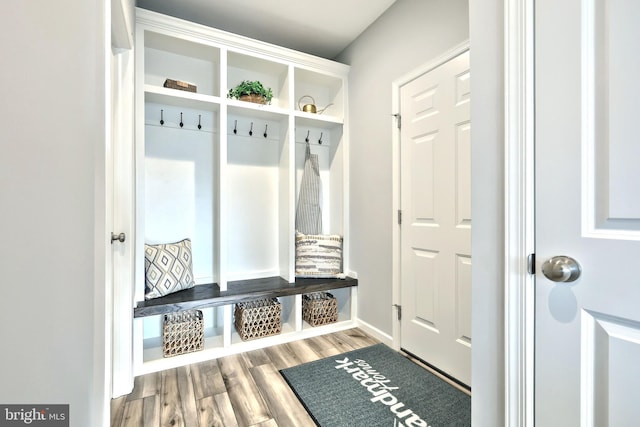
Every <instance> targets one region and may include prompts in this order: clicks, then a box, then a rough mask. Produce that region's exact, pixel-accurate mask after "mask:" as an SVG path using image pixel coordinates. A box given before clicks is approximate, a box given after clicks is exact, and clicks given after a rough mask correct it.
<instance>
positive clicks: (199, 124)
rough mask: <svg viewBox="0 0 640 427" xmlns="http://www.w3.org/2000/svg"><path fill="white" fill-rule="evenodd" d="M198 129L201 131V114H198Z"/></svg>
mask: <svg viewBox="0 0 640 427" xmlns="http://www.w3.org/2000/svg"><path fill="white" fill-rule="evenodd" d="M198 129H202V114H198Z"/></svg>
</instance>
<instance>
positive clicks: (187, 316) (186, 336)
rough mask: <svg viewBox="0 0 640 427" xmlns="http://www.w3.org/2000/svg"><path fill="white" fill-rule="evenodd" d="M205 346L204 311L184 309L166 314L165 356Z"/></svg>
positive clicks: (163, 334) (164, 325) (188, 351)
mask: <svg viewBox="0 0 640 427" xmlns="http://www.w3.org/2000/svg"><path fill="white" fill-rule="evenodd" d="M203 348H204V323H203V320H202V311H200V310H183V311H179V312H177V313H169V314H165V315H164V320H163V323H162V349H163V353H164V357H171V356H177V355H179V354H185V353H191V352H193V351H199V350H202V349H203Z"/></svg>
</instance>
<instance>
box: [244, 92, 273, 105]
mask: <svg viewBox="0 0 640 427" xmlns="http://www.w3.org/2000/svg"><path fill="white" fill-rule="evenodd" d="M240 101H246V102H253V103H254V104H266V103H267V98H265V97H264V96H262V95H256V94H255V93H252V94H251V95H241V96H240Z"/></svg>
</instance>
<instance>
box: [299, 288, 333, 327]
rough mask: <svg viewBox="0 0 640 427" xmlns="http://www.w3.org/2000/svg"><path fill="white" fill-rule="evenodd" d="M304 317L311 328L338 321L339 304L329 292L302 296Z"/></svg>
mask: <svg viewBox="0 0 640 427" xmlns="http://www.w3.org/2000/svg"><path fill="white" fill-rule="evenodd" d="M302 317H303V318H304V320H305V321H306V322H307V323H309V324H310V325H311V326H321V325H327V324H329V323H335V322H337V321H338V303H337V301H336V299H335V297H334V296H333V295H331V294H330V293H328V292H314V293H312V294H305V295H303V296H302Z"/></svg>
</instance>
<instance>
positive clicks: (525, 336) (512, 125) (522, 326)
mask: <svg viewBox="0 0 640 427" xmlns="http://www.w3.org/2000/svg"><path fill="white" fill-rule="evenodd" d="M504 7H505V9H504V43H505V44H504V67H505V68H504V75H505V86H504V94H505V98H504V102H505V111H504V123H505V133H504V139H505V141H504V147H505V148H504V149H505V151H504V159H505V160H504V162H505V164H504V167H505V169H504V170H505V172H504V174H505V175H504V189H505V190H504V207H505V211H504V215H505V224H504V236H505V237H504V239H505V240H504V269H505V270H504V275H505V279H504V301H505V311H504V319H505V322H504V324H505V329H504V337H505V349H504V351H505V353H504V354H505V371H504V390H505V394H504V411H505V418H504V424H505V425H507V426H514V427H515V426H518V427H525V426H531V427H533V425H534V418H533V415H534V320H535V319H534V311H533V309H534V293H533V291H534V280H535V278H534V276H533V275H530V274H528V268H527V267H528V265H527V264H528V262H527V256H528V255H529V254H533V253H535V247H534V200H535V198H534V196H535V195H534V168H533V165H534V150H533V149H534V91H533V81H534V44H533V41H534V31H533V30H534V27H533V22H534V20H533V18H534V0H505V2H504Z"/></svg>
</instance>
